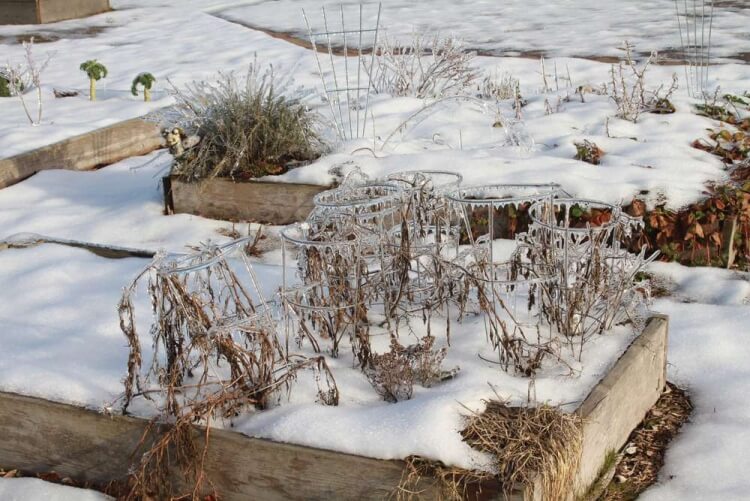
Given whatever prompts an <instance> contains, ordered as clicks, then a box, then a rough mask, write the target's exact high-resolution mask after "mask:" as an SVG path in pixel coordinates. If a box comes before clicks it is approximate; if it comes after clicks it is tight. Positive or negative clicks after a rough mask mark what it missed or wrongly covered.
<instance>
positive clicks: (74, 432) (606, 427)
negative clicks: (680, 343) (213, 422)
mask: <svg viewBox="0 0 750 501" xmlns="http://www.w3.org/2000/svg"><path fill="white" fill-rule="evenodd" d="M667 331H668V321H667V318H666V317H664V316H655V317H652V318H651V319H649V321H648V324H647V326H646V329H645V330H644V332H643V333H642V334H641V335H640V336H639V337H638V338H637V339H636V340H635V341H634V342H633V343H632V344H631V345H630V347H628V349H627V350H626V351H625V353H624V354H623V355H622V357H620V359H619V360H618V361H617V362H616V363H615V365H614V366H613V368H612V370H610V371H609V373H608V374H607V375H606V376H605V377H604V378H603V379H602V380H601V381H600V382H599V383H598V384H597V385H596V386H595V387H594V389H593V390H592V391H591V393H589V395H588V396H587V397H586V399H585V400H584V402H583V403H582V404H581V406H580V407H579V408H578V410H577V411H576V412H579V413H580V414H581V416H582V417H583V421H584V428H583V448H582V458H581V462H580V467H579V471H578V474H577V477H576V485H575V491H576V494H577V495H580V494H582V493H584V492H585V491H586V488H587V487H588V486H589V485H590V484H591V483H592V482H593V481H594V480H595V479H596V477H597V475H598V473H599V469H600V467H601V466H602V464H603V463H604V460H605V457H606V455H607V453H608V452H610V451H617V450H619V449H620V448H621V447H622V446H623V445H624V444H625V442H626V440H627V438H628V436H629V434H630V432H631V431H632V430H633V429H634V428H635V427H636V426H637V425H638V423H640V422H641V421H642V420H643V418H644V416H645V414H646V412H647V411H648V409H649V408H651V407H652V406H653V404H654V403H655V402H656V400H657V399H658V398H659V395H660V394H661V392H662V390H663V388H664V384H665V382H666V353H667ZM145 425H146V422H145V421H144V420H142V419H136V418H131V417H122V416H105V415H102V414H99V413H97V412H95V411H91V410H86V409H82V408H80V407H75V406H72V405H67V404H61V403H54V402H50V401H46V400H42V399H38V398H33V397H27V396H22V395H16V394H12V393H0V436H2V437H3V438H2V440H0V466H2V467H13V468H19V469H22V470H26V471H31V472H49V471H52V470H54V471H56V472H58V473H59V474H61V475H63V476H70V477H72V478H74V479H77V480H82V481H86V480H87V481H96V482H106V481H109V480H113V479H121V478H124V477H125V476H126V474H127V471H128V466H129V465H130V454H131V452H132V451H133V449H134V447H135V445H136V444H137V443H138V440H139V439H140V437H141V435H142V433H143V430H144V426H145ZM403 466H404V465H403V462H401V461H384V460H377V459H370V458H365V457H360V456H353V455H350V454H343V453H338V452H333V451H326V450H321V449H313V448H310V447H303V446H298V445H291V444H283V443H278V442H273V441H270V440H263V439H256V438H249V437H246V436H244V435H241V434H239V433H234V432H231V431H224V430H213V431H212V432H211V446H210V448H209V453H208V458H207V462H206V472H207V474H208V475H209V476H210V478H211V479H212V480H213V482H214V484H215V485H216V487H217V488H218V489H219V491H220V492H219V493H220V495H221V496H222V499H225V500H235V499H236V500H240V499H256V500H276V499H279V500H281V499H383V498H385V497H387V496H388V495H389V494H391V493H392V492H393V490H394V489H395V487H396V486H397V485H398V483H399V481H400V479H401V474H402V471H403ZM436 494H437V493H434V492H432V493H431V492H430V491H428V492H426V493H424V496H425V498H433V497H436ZM482 494H483V496H482V497H483V498H486V499H490V498H492V497H495V498H496V497H497V492H496V490H493V488H492V486H488V489H485V490H484V492H483V493H482ZM540 498H541V496H540V490H539V489H535V492H534V494H533V495H532V497H531V499H534V500H537V499H540ZM516 499H522V497H521V494H519V495H518V496H517V497H516Z"/></svg>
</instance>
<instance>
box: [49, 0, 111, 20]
mask: <svg viewBox="0 0 750 501" xmlns="http://www.w3.org/2000/svg"><path fill="white" fill-rule="evenodd" d="M38 2H39V22H41V23H54V22H57V21H63V20H65V19H77V18H79V17H87V16H93V15H94V14H101V13H102V12H107V11H109V10H110V7H109V0H38Z"/></svg>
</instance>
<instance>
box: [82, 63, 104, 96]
mask: <svg viewBox="0 0 750 501" xmlns="http://www.w3.org/2000/svg"><path fill="white" fill-rule="evenodd" d="M81 71H85V72H86V75H88V77H89V96H90V99H91V100H92V101H96V82H97V80H101V79H102V78H107V67H106V66H104V65H103V64H102V63H100V62H99V61H97V60H96V59H90V60H88V61H86V62H83V63H81Z"/></svg>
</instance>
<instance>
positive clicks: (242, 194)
mask: <svg viewBox="0 0 750 501" xmlns="http://www.w3.org/2000/svg"><path fill="white" fill-rule="evenodd" d="M169 184H170V189H169V190H167V189H165V190H164V193H165V196H167V197H170V196H171V202H172V209H173V211H174V212H175V213H187V214H196V215H199V216H204V217H208V218H212V219H224V220H227V221H253V222H260V223H271V224H290V223H294V222H296V221H304V220H305V218H307V216H308V215H309V214H310V212H312V210H313V208H314V207H315V206H314V204H313V197H314V196H315V195H317V194H318V193H320V192H322V191H325V190H327V189H329V188H330V187H329V186H320V185H314V184H296V183H269V182H260V181H248V182H239V183H236V182H233V181H231V180H228V179H220V178H214V179H208V180H205V181H202V182H200V183H188V182H185V181H182V180H180V179H179V178H176V177H172V178H171V180H170V183H169ZM168 199H169V198H167V200H168Z"/></svg>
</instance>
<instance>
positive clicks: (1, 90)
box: [0, 75, 12, 97]
mask: <svg viewBox="0 0 750 501" xmlns="http://www.w3.org/2000/svg"><path fill="white" fill-rule="evenodd" d="M10 96H12V94H11V93H10V81H9V80H8V79H7V78H5V77H4V76H2V75H0V97H10Z"/></svg>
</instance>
